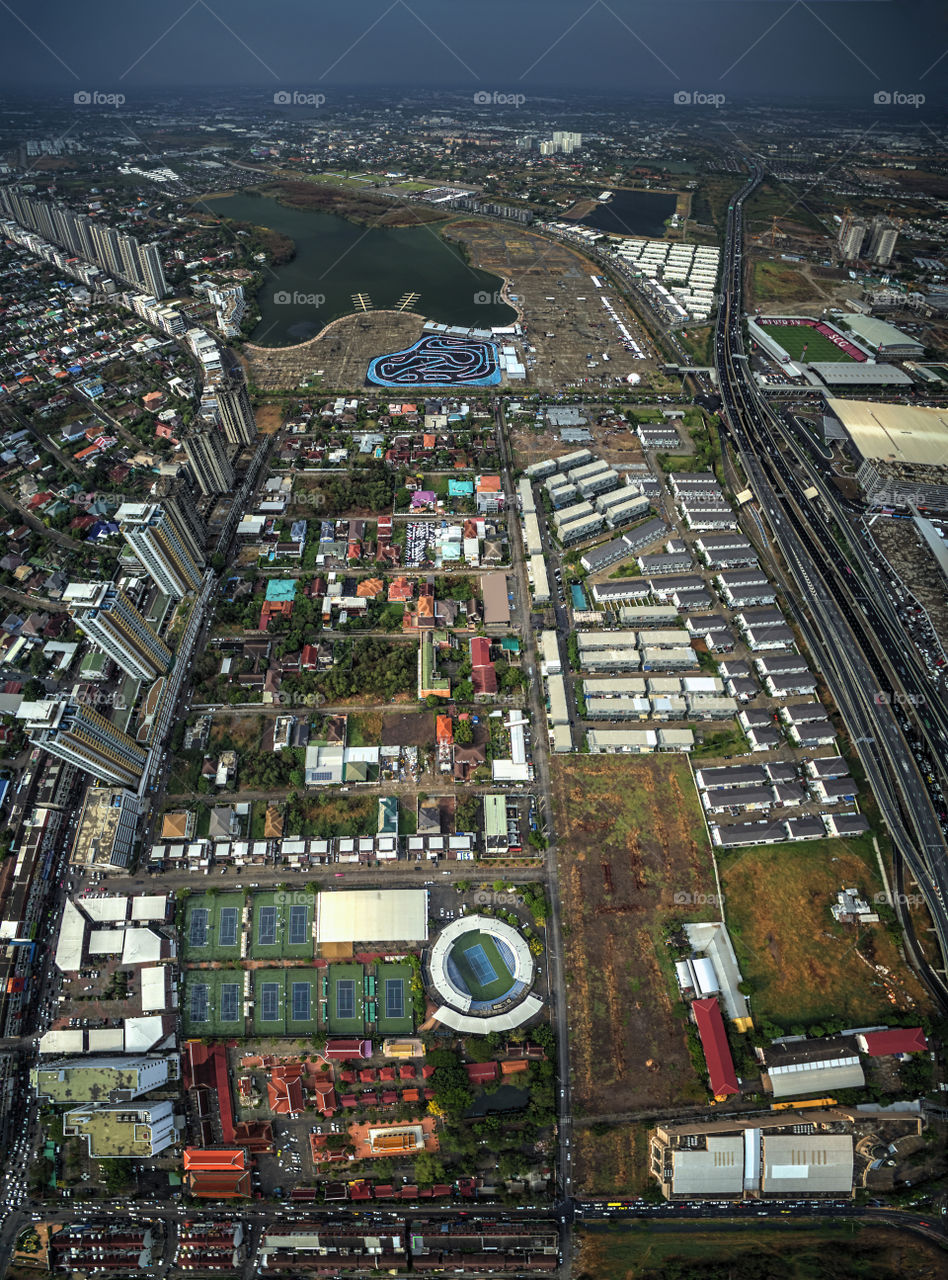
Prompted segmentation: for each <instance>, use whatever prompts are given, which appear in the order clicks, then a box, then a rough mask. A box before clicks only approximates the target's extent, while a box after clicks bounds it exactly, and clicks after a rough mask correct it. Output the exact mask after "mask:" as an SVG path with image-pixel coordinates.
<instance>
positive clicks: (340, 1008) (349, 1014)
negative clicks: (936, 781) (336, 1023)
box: [336, 978, 356, 1018]
mask: <svg viewBox="0 0 948 1280" xmlns="http://www.w3.org/2000/svg"><path fill="white" fill-rule="evenodd" d="M355 1011H356V984H355V982H354V980H353V979H352V978H340V979H339V980H338V981H337V983H336V1017H337V1018H354V1017H355Z"/></svg>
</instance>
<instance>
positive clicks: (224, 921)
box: [217, 907, 240, 947]
mask: <svg viewBox="0 0 948 1280" xmlns="http://www.w3.org/2000/svg"><path fill="white" fill-rule="evenodd" d="M239 924H240V912H239V911H238V910H237V908H236V907H221V912H220V926H219V930H218V935H217V940H218V942H219V943H220V945H221V946H222V947H233V946H236V944H237V926H238V925H239Z"/></svg>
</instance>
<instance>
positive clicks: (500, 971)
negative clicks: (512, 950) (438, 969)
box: [451, 933, 514, 1000]
mask: <svg viewBox="0 0 948 1280" xmlns="http://www.w3.org/2000/svg"><path fill="white" fill-rule="evenodd" d="M478 946H480V947H482V948H483V951H484V955H485V957H486V959H487V963H488V964H489V965H490V966H491V968H492V969H493V970H494V973H496V974H497V977H496V978H495V979H494V980H493V981H492V982H487V983H482V982H481V981H480V980H479V979H478V977H477V976H476V973H475V970H474V968H473V966H472V964H471V962H470V960H469V959H468V952H470V951H472V950H473V949H474V948H475V947H478ZM451 959H452V960H453V961H454V963H455V964H456V965H457V968H458V973H460V975H461V977H462V979H463V980H464V985H465V986H466V987H467V989H468V991H469V992H470V993H471V995H472V997H473V998H474V999H475V1000H497V999H499V997H500V996H502V995H505V994H506V993H507V992H508V991H509V990H510V988H511V987H512V986H513V984H514V978H513V974H512V973H511V972H510V970H509V969H508V968H507V966H506V964H505V963H504V961H503V959H502V957H501V954H500V952H499V951H498V949H497V944H496V943H495V942H494V940H493V938H490V937H488V935H487V934H486V933H465V934H462V935H461V937H460V938H458V940H457V942H456V943H455V944H454V946H453V947H452V948H451Z"/></svg>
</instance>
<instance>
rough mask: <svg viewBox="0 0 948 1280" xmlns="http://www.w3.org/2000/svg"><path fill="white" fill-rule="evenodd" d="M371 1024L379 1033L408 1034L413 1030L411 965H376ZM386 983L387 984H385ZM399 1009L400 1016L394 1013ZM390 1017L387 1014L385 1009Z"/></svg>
mask: <svg viewBox="0 0 948 1280" xmlns="http://www.w3.org/2000/svg"><path fill="white" fill-rule="evenodd" d="M375 972H376V983H377V989H376V1001H375V1003H376V1008H377V1010H378V1016H377V1018H376V1021H375V1027H376V1028H377V1029H378V1031H379V1033H380V1035H383V1036H410V1035H411V1033H412V1032H413V1031H414V1029H415V1020H414V1017H413V1005H412V994H411V975H412V971H411V965H407V964H379V965H377V966H376V969H375ZM386 984H388V985H386ZM399 1008H401V1009H402V1011H403V1012H402V1015H401V1017H398V1016H397V1013H398V1009H399ZM389 1009H391V1013H392V1016H391V1017H389V1016H387V1015H388V1010H389Z"/></svg>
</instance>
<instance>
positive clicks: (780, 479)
mask: <svg viewBox="0 0 948 1280" xmlns="http://www.w3.org/2000/svg"><path fill="white" fill-rule="evenodd" d="M762 176H763V171H762V169H761V168H760V166H759V165H757V164H756V163H755V164H754V166H753V171H752V174H751V177H750V180H749V181H748V183H747V185H746V186H745V187H744V188H743V190H741V191H740V192H739V193H738V195H737V196H735V198H734V200H733V202H732V204H731V206H730V208H729V211H728V219H727V234H726V240H725V249H724V263H723V280H722V298H721V307H720V310H719V312H718V322H717V331H716V334H715V367H716V370H717V375H718V383H719V388H720V393H721V397H722V401H723V406H722V417H723V419H724V422H725V424H726V426H727V428H728V430H729V432H730V435H731V438H732V440H733V442H734V444H735V446H736V449H737V453H738V456H739V459H740V462H741V465H742V467H743V469H744V473H745V475H746V476H747V478H748V481H749V484H750V488H751V489H752V491H753V493H754V496H755V497H756V499H757V502H758V504H759V508H760V511H761V513H762V514H763V515H764V517H765V518H766V520H767V523H768V525H769V527H770V532H771V536H772V539H773V543H774V545H775V546H776V548H777V549H778V551H779V553H780V555H781V557H782V559H783V562H784V564H785V565H786V569H787V575H788V578H789V580H790V583H791V592H790V598H791V600H792V601H793V610H794V613H795V618H796V621H797V623H798V625H799V626H800V628H801V630H802V631H803V633H804V635H805V637H806V639H807V643H808V644H809V647H810V649H811V652H812V654H813V657H814V659H815V661H816V664H817V666H818V667H819V669H820V671H821V672H822V674H823V676H824V678H825V679H826V682H827V684H828V686H829V688H830V691H831V692H832V695H833V698H834V700H835V702H836V705H837V706H838V708H839V710H840V713H841V714H842V716H843V719H844V721H845V722H846V725H847V727H848V729H849V731H850V733H851V735H852V740H853V743H854V745H855V746H856V748H857V750H858V752H859V756H860V759H861V760H862V763H863V766H864V768H865V770H866V775H867V777H868V779H869V782H870V784H871V786H872V789H873V792H874V794H875V796H876V800H877V802H878V805H879V808H880V811H881V813H882V816H883V818H884V820H885V822H886V825H887V827H888V829H889V833H890V836H891V839H892V843H893V847H894V850H895V853H896V857H897V858H899V859H903V860H904V862H905V865H906V866H907V867H908V868H909V870H910V872H911V874H912V876H913V877H914V879H915V881H916V882H917V884H918V886H919V888H920V890H921V892H922V894H923V895H924V897H925V900H926V903H927V905H928V907H929V910H930V912H931V914H932V918H933V920H934V922H935V931H936V934H937V936H938V940H939V944H940V946H941V949H942V954H943V955H948V912H946V907H945V904H946V901H948V848H946V845H945V837H944V832H943V831H942V828H941V825H940V823H939V821H938V819H937V817H936V815H935V812H934V810H933V808H932V804H931V797H930V795H929V793H928V790H927V788H926V786H925V781H924V779H923V777H922V775H921V773H920V771H919V769H918V764H917V761H916V759H915V755H914V753H913V751H912V750H911V749H910V747H909V744H908V742H907V741H906V738H905V737H904V736H903V730H902V728H901V726H900V723H899V720H898V718H897V717H896V715H895V713H894V711H893V707H892V705H891V702H892V698H893V693H897V691H898V684H899V676H897V675H896V674H895V672H894V671H893V669H892V666H891V663H890V661H889V660H887V655H886V654H885V653H884V652H882V651H881V648H880V645H879V643H878V640H877V638H876V637H875V636H874V635H871V634H870V632H869V631H868V630H867V627H866V618H867V614H866V610H865V609H864V608H862V609H860V608H859V607H856V604H855V603H854V600H853V594H852V584H851V583H850V582H849V581H847V578H849V577H851V576H852V570H851V569H849V567H848V566H847V565H846V564H845V562H844V561H843V557H842V556H841V555H840V554H839V550H838V548H835V551H836V554H827V548H826V546H825V545H824V544H823V542H822V539H821V537H820V536H819V532H817V533H814V529H813V526H812V514H813V513H812V511H811V510H810V509H809V508H808V503H807V499H806V498H805V497H803V495H802V492H801V493H799V494H798V491H799V490H800V486H799V481H798V480H797V478H796V476H794V475H793V474H792V472H791V468H790V467H789V465H788V464H787V462H786V460H785V459H784V457H783V454H782V450H781V444H782V441H781V439H780V434H781V432H780V424H779V422H778V421H777V419H776V417H775V415H774V413H773V411H772V409H771V408H770V406H769V404H767V402H766V400H765V399H764V397H763V396H762V394H761V392H760V390H759V388H758V386H757V384H756V382H755V380H754V378H753V375H752V373H751V370H750V365H749V361H748V357H747V355H746V353H745V350H744V335H743V328H742V305H741V304H742V296H743V273H744V266H743V249H742V236H743V226H742V217H743V204H744V201H745V200H746V199H747V198H748V196H750V195H751V194H752V193H753V191H754V190H755V189H756V187H757V186H758V185H759V183H760V181H761V178H762ZM860 585H861V589H862V590H863V591H864V592H865V593H866V595H867V597H868V598H870V599H872V598H874V595H875V593H876V592H877V589H878V583H877V580H876V579H874V578H872V577H869V578H868V579H867V580H866V581H865V582H863V583H861V584H860ZM877 607H878V610H879V612H880V614H884V613H885V608H884V607H883V606H882V605H879V606H877ZM904 647H905V648H907V647H908V645H907V643H906V644H905V646H904ZM903 670H905V671H906V672H907V670H908V669H907V668H905V667H904V664H903ZM907 678H908V676H907V675H906V676H903V677H902V681H903V682H904V680H905V679H907ZM895 905H896V906H897V907H899V906H900V904H898V903H896V904H895ZM912 950H913V960H914V962H915V964H916V966H917V967H918V968H919V970H920V971H921V973H922V975H923V977H924V978H925V980H926V981H927V982H928V985H929V987H930V988H931V990H932V992H933V994H934V995H935V996H936V998H937V999H938V1000H939V1001H940V1002H941V1003H942V1004H943V1005H946V1006H948V983H946V981H945V976H944V972H943V971H935V970H932V969H931V968H930V967H929V966H928V964H927V963H926V962H925V960H924V958H923V957H922V956H921V954H920V953H919V951H918V950H917V949H915V948H912Z"/></svg>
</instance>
